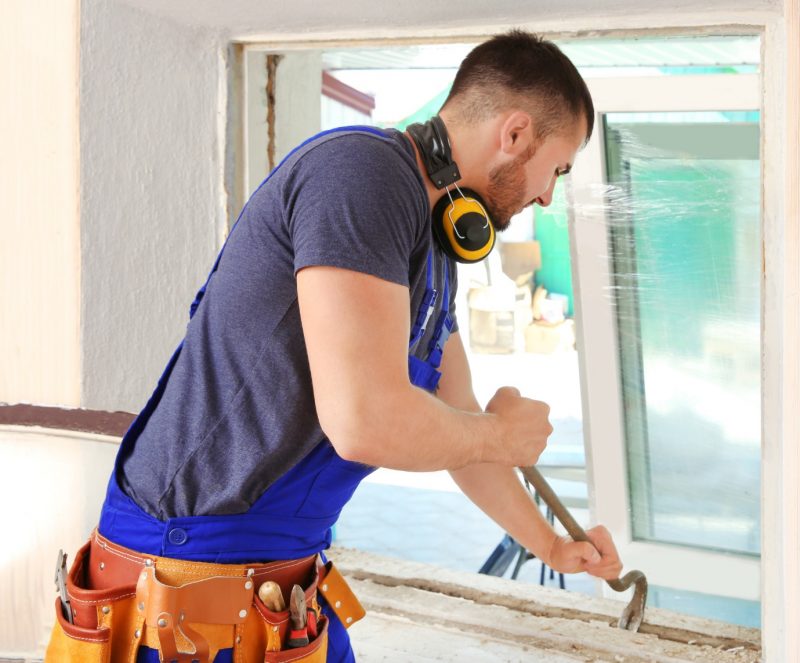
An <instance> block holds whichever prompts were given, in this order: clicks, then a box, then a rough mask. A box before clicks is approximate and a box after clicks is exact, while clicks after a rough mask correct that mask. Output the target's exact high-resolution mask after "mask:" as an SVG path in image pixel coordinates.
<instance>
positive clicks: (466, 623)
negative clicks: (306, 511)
mask: <svg viewBox="0 0 800 663" xmlns="http://www.w3.org/2000/svg"><path fill="white" fill-rule="evenodd" d="M328 556H329V557H330V558H331V559H333V560H334V561H335V563H336V565H337V567H338V568H339V569H340V570H341V571H342V572H343V573H344V575H345V576H346V577H347V579H348V582H349V583H350V585H351V587H352V588H353V590H354V591H355V593H356V595H357V596H358V598H359V599H360V601H361V602H362V604H363V605H364V607H365V608H366V610H367V616H366V617H365V618H364V620H362V621H361V622H359V623H358V624H356V625H354V627H353V628H352V629H351V630H350V636H351V638H352V642H353V648H354V650H355V653H356V659H357V660H359V661H362V660H363V661H367V662H369V661H381V660H383V661H404V663H415V662H421V661H460V662H463V661H541V662H543V663H567V662H569V663H572V662H575V661H608V662H609V663H638V662H647V663H653V662H657V663H676V662H678V661H692V662H699V663H727V662H730V663H756V662H758V661H760V660H761V645H760V638H761V633H760V631H759V630H758V629H753V628H746V627H742V626H736V625H733V624H727V623H724V622H718V621H713V620H709V619H704V618H700V617H693V616H689V615H683V614H679V613H674V612H670V611H667V610H662V609H658V608H647V611H646V613H645V621H644V624H643V625H642V628H641V629H640V631H639V632H638V633H631V632H628V631H624V630H621V629H619V628H617V627H616V620H617V619H618V618H619V615H620V613H621V611H622V608H623V607H624V605H625V603H624V602H621V601H615V600H613V599H602V598H594V597H590V596H586V595H583V594H577V593H572V592H566V591H563V590H557V589H552V588H549V587H540V586H538V585H533V584H529V583H519V582H516V581H512V580H506V579H504V578H495V577H490V576H485V575H479V574H477V573H475V574H472V573H463V572H457V571H451V570H449V569H443V568H441V567H437V566H432V565H429V564H420V563H416V562H408V561H405V560H398V559H393V558H389V557H383V556H379V555H375V554H372V553H365V552H362V551H357V550H351V549H346V548H339V547H334V548H333V549H331V550H330V551H329V553H328Z"/></svg>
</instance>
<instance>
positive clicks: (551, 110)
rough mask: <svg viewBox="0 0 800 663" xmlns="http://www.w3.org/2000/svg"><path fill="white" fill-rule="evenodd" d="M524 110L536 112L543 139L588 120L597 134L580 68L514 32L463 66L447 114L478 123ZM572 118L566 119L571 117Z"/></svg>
mask: <svg viewBox="0 0 800 663" xmlns="http://www.w3.org/2000/svg"><path fill="white" fill-rule="evenodd" d="M514 106H518V107H521V108H522V109H523V110H527V111H529V112H531V114H532V116H533V117H534V120H535V122H536V124H537V127H538V132H537V133H538V138H544V137H545V136H547V135H549V134H552V133H555V132H558V131H559V130H563V129H565V128H566V125H567V124H568V120H573V121H577V120H578V119H579V118H580V117H581V116H583V117H584V119H585V120H586V142H589V138H591V135H592V130H593V128H594V104H593V103H592V97H591V95H590V94H589V88H588V87H586V82H585V81H584V80H583V78H582V77H581V75H580V73H578V70H577V68H576V67H575V65H574V64H573V63H572V62H571V61H570V59H569V58H568V57H567V56H566V55H564V53H562V52H561V50H560V49H559V48H558V46H556V45H555V44H554V43H553V42H551V41H547V40H546V39H542V38H541V37H539V36H537V35H535V34H532V33H530V32H525V31H524V30H511V31H510V32H507V33H505V34H502V35H497V36H495V37H493V38H492V39H490V40H489V41H486V42H483V43H482V44H480V45H478V46H476V47H475V48H474V49H473V50H472V51H471V52H470V53H469V54H468V55H467V57H466V58H464V61H463V62H462V63H461V66H460V67H459V68H458V72H457V73H456V77H455V80H454V81H453V87H452V88H451V89H450V94H449V95H448V97H447V99H446V100H445V102H444V104H443V105H442V109H445V108H450V109H452V110H453V111H455V113H456V114H457V116H458V118H457V119H461V120H463V121H466V122H475V121H479V120H482V119H486V118H487V117H489V116H491V115H493V114H495V113H498V112H501V111H503V110H507V109H508V108H511V107H514ZM565 116H566V117H565Z"/></svg>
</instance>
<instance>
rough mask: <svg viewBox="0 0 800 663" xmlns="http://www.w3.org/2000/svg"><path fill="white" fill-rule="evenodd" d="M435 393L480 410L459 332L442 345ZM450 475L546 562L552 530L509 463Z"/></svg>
mask: <svg viewBox="0 0 800 663" xmlns="http://www.w3.org/2000/svg"><path fill="white" fill-rule="evenodd" d="M437 395H438V397H439V398H440V399H441V400H442V401H444V402H445V403H449V404H450V405H453V406H455V407H458V408H461V409H464V410H468V411H470V412H480V411H481V407H480V405H479V404H478V401H477V400H476V399H475V394H474V393H473V391H472V377H471V375H470V370H469V364H468V363H467V357H466V354H465V353H464V346H463V344H462V343H461V338H460V335H459V334H453V335H452V336H451V337H450V339H449V340H448V342H447V345H446V347H445V352H444V356H443V357H442V379H441V383H440V387H439V392H438V394H437ZM450 475H451V476H452V477H453V480H454V481H455V482H456V483H457V484H458V487H459V488H461V490H462V492H463V493H464V494H465V495H466V496H467V497H469V498H470V500H472V501H473V502H474V503H475V504H476V505H477V506H478V507H479V508H480V509H481V510H482V511H483V512H484V513H485V514H486V515H487V516H489V517H490V518H491V519H492V520H494V521H495V522H496V523H497V524H498V525H500V527H502V528H503V529H504V530H505V531H506V532H508V533H509V534H510V535H511V536H512V537H514V538H515V539H516V540H517V541H519V542H520V543H521V544H522V545H523V546H525V548H527V549H528V550H530V551H531V552H533V554H534V555H536V556H537V557H538V558H539V559H543V560H545V562H549V559H550V550H551V548H552V546H553V542H554V541H555V539H556V534H555V532H554V531H553V530H552V528H551V527H550V525H549V524H548V523H547V521H546V520H545V519H544V517H543V516H542V513H541V511H539V508H538V507H537V506H536V504H535V502H534V501H533V498H532V497H531V494H530V493H529V492H528V491H527V490H525V487H524V486H523V485H522V483H521V482H520V480H519V478H518V477H517V473H516V470H515V469H514V468H513V467H508V466H503V465H497V464H494V463H478V464H474V465H469V466H467V467H463V468H460V469H453V470H451V471H450Z"/></svg>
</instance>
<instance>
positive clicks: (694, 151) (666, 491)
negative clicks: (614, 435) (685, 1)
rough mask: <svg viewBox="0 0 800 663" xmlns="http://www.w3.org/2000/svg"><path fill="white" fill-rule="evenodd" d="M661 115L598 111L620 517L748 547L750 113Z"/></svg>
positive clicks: (754, 296) (753, 480) (752, 299)
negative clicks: (628, 507) (616, 342)
mask: <svg viewBox="0 0 800 663" xmlns="http://www.w3.org/2000/svg"><path fill="white" fill-rule="evenodd" d="M670 115H671V114H668V113H660V114H659V115H658V117H657V118H653V117H651V118H648V117H647V116H641V117H638V118H632V117H631V114H626V115H625V116H614V115H608V116H606V132H605V135H606V150H607V166H608V178H609V182H610V183H611V184H612V185H615V186H613V187H612V191H611V201H610V204H611V207H612V210H613V212H612V219H613V222H612V233H611V236H612V247H611V249H612V256H613V265H614V274H615V285H616V290H615V298H616V308H617V319H618V327H619V338H620V355H621V366H622V382H623V406H624V415H625V427H626V430H625V433H626V451H627V459H628V476H629V484H630V491H631V504H632V530H633V533H634V538H635V539H638V540H647V541H658V542H663V543H674V544H682V545H689V546H696V547H702V548H708V549H716V550H724V551H730V552H737V553H748V554H758V553H759V552H760V500H759V495H760V481H759V477H760V427H761V411H760V338H759V336H760V264H761V251H760V235H759V232H760V230H759V226H760V223H759V209H760V203H759V191H760V187H759V176H760V172H759V168H760V167H759V160H758V116H757V114H755V116H753V114H749V115H747V116H745V117H742V116H737V115H726V114H724V113H680V114H674V115H673V116H672V117H670ZM670 120H672V121H670Z"/></svg>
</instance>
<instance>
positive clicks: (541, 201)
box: [536, 177, 558, 207]
mask: <svg viewBox="0 0 800 663" xmlns="http://www.w3.org/2000/svg"><path fill="white" fill-rule="evenodd" d="M557 181H558V178H557V177H554V178H553V179H552V180H551V181H550V186H549V187H548V189H547V191H545V192H544V193H543V194H542V195H540V196H539V197H538V198H536V203H537V204H538V205H539V207H548V206H549V205H550V203H552V202H553V190H554V189H555V188H556V182H557Z"/></svg>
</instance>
